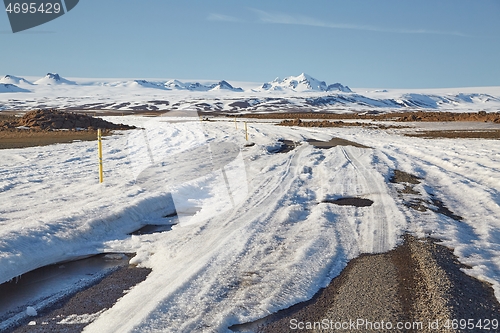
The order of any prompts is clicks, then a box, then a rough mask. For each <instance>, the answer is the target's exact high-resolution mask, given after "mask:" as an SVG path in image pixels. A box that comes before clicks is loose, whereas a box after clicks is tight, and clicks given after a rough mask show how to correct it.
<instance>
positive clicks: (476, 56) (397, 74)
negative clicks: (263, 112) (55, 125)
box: [0, 0, 500, 88]
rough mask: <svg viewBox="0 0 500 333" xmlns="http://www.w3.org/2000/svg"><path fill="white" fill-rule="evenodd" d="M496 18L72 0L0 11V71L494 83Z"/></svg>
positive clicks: (217, 1) (453, 10)
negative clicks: (24, 17) (14, 17)
mask: <svg viewBox="0 0 500 333" xmlns="http://www.w3.org/2000/svg"><path fill="white" fill-rule="evenodd" d="M499 18H500V1H498V0H439V1H438V0H419V1H416V0H414V1H407V0H384V1H375V0H349V1H346V0H342V1H337V0H324V1H317V0H308V1H290V0H287V1H277V0H275V1H271V0H267V1H259V0H252V1H247V0H231V1H229V0H225V1H222V0H211V1H207V0H196V1H195V0H184V1H178V0H177V1H170V0H142V1H139V0H80V3H79V4H78V5H77V6H76V7H75V8H74V9H73V10H72V11H71V12H69V13H67V14H65V15H64V16H62V17H60V18H58V19H56V20H54V21H51V22H49V23H46V24H44V25H41V26H39V27H36V28H34V29H31V30H28V31H26V32H20V33H16V34H12V32H11V30H10V26H9V23H8V19H7V14H6V13H0V45H1V48H0V75H3V74H13V75H20V76H43V75H45V74H46V73H47V72H50V71H51V72H57V73H59V74H61V75H62V76H64V77H128V78H132V77H133V78H178V79H214V80H218V79H225V80H229V81H256V82H267V81H271V80H273V79H274V78H275V77H281V78H282V77H286V76H290V75H298V74H300V73H302V72H305V73H308V74H310V75H312V76H313V77H315V78H317V79H320V80H325V81H327V83H333V82H341V83H343V84H347V85H349V86H352V87H379V88H437V87H463V86H493V85H496V86H500V19H499Z"/></svg>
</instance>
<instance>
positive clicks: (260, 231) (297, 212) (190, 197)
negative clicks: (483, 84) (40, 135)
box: [0, 117, 500, 332]
mask: <svg viewBox="0 0 500 333" xmlns="http://www.w3.org/2000/svg"><path fill="white" fill-rule="evenodd" d="M114 120H115V121H118V122H126V123H133V124H135V125H139V126H142V127H144V128H145V129H146V130H144V131H143V130H135V131H131V132H129V133H125V134H120V135H115V136H112V137H109V138H106V140H105V144H104V146H105V151H104V157H105V183H104V184H102V185H99V184H98V181H97V179H98V175H97V168H96V154H97V152H96V147H95V146H96V144H95V142H78V143H73V144H60V145H53V146H47V147H37V148H26V149H12V150H2V151H0V165H1V169H0V188H1V189H2V194H1V195H2V201H1V203H0V212H1V215H0V239H1V241H0V267H2V270H1V271H0V280H1V281H6V280H9V279H11V278H13V277H15V276H17V275H20V274H22V273H24V272H26V271H28V270H30V269H33V268H36V267H39V266H42V265H45V264H48V263H51V262H56V261H61V260H66V259H71V258H72V257H75V256H79V255H84V254H89V253H97V252H124V251H125V252H136V253H137V255H136V257H135V258H133V259H132V260H131V261H132V262H133V263H135V264H139V265H144V266H147V267H151V268H152V269H153V271H152V273H151V274H150V275H149V276H148V278H147V279H146V280H145V281H144V282H142V283H140V284H139V285H137V286H136V287H134V288H133V289H132V290H131V291H129V292H128V293H127V294H125V295H124V296H123V298H121V299H120V300H119V301H118V302H117V303H116V305H115V306H114V307H112V308H111V309H109V310H107V311H105V312H103V313H102V314H101V315H100V316H99V318H97V320H95V321H94V322H93V323H91V324H90V325H89V326H87V327H86V329H85V332H117V331H119V332H166V331H171V332H188V331H197V332H225V331H227V332H228V329H227V327H228V326H230V325H232V324H236V323H243V322H247V321H252V320H255V319H258V318H260V317H263V316H265V315H267V314H269V313H272V312H274V311H277V310H279V309H283V308H286V307H288V306H291V305H293V304H295V303H297V302H300V301H303V300H306V299H309V298H310V297H312V295H314V293H316V291H318V289H319V288H321V287H324V286H326V285H327V284H328V283H329V281H330V280H331V278H332V277H334V276H336V275H338V274H339V273H340V271H341V270H342V269H343V268H344V267H345V265H346V263H347V262H348V260H350V259H352V258H354V257H356V256H358V255H359V254H361V253H378V252H384V251H387V250H389V249H391V248H393V247H394V246H395V245H396V244H397V242H398V240H399V236H400V235H401V234H402V233H403V232H404V231H406V230H409V231H412V232H415V233H417V234H419V235H431V236H435V237H438V238H441V239H443V240H444V241H445V244H447V245H449V246H451V247H452V248H454V249H455V253H456V254H457V255H459V257H460V259H461V260H462V262H464V263H466V264H469V265H471V266H473V269H472V270H470V271H469V273H470V274H472V275H476V276H479V277H482V278H483V279H485V280H488V281H489V282H491V283H493V284H494V287H495V292H496V295H497V297H499V296H500V284H499V282H500V252H499V251H500V249H499V245H498V244H500V218H499V217H500V206H499V201H500V194H499V192H498V189H499V188H500V183H499V179H500V177H499V166H500V146H499V145H498V142H496V141H494V140H470V139H468V140H467V139H456V140H447V139H442V140H441V139H440V140H425V139H419V138H407V137H402V136H400V135H398V134H395V133H393V132H390V131H382V130H374V129H367V128H338V129H331V128H330V129H314V128H285V127H276V126H274V125H272V124H262V123H250V124H249V132H250V140H251V141H252V142H254V143H255V145H254V146H252V147H244V144H245V139H244V135H243V132H242V130H241V128H242V126H239V130H235V125H234V123H233V122H222V121H221V122H219V121H217V122H203V123H200V122H199V121H198V120H196V121H192V120H189V119H188V121H187V122H166V121H165V118H163V117H158V118H141V117H123V118H120V119H116V118H114ZM144 133H145V134H146V136H143V135H144ZM333 136H336V137H340V138H344V139H347V140H351V141H355V142H359V143H361V144H363V145H366V146H368V147H371V148H358V147H353V146H337V147H334V148H331V149H318V148H315V147H313V146H311V145H309V144H308V143H307V142H305V140H306V139H310V138H313V139H318V140H326V141H328V140H329V139H331V138H332V137H333ZM138 137H144V138H145V139H144V141H142V139H141V140H138V139H137V138H138ZM134 138H135V139H134ZM279 139H288V140H293V141H300V142H301V145H299V146H298V147H297V148H295V149H294V150H292V151H290V152H288V153H284V154H279V153H273V152H272V151H273V149H272V148H273V147H276V144H277V141H278V140H279ZM207 142H208V143H217V142H230V143H234V144H235V145H237V146H238V147H241V154H240V155H238V156H239V158H241V162H242V163H239V164H238V163H236V164H234V165H233V166H232V168H229V169H227V172H218V171H217V172H216V171H214V172H212V173H209V174H207V172H206V170H205V169H204V166H203V163H202V164H200V165H199V167H198V168H196V167H195V168H193V167H192V166H191V167H189V168H187V169H186V167H184V169H185V170H184V171H186V170H188V171H189V172H190V173H195V174H197V175H198V176H199V177H197V178H196V177H194V176H190V177H188V178H189V181H187V182H183V183H180V184H176V185H173V186H170V187H167V186H163V185H162V184H163V183H165V184H167V183H168V184H171V183H172V181H171V179H170V178H168V176H167V175H163V174H161V177H158V178H155V181H154V182H152V183H154V184H156V185H157V186H151V185H147V186H145V185H144V184H143V186H140V184H137V183H136V182H135V180H136V177H137V175H138V174H141V169H142V168H144V169H145V170H149V169H148V168H150V163H149V162H144V160H139V161H138V159H139V157H140V156H143V157H144V156H146V161H148V159H147V158H150V156H153V158H152V159H151V163H156V165H157V166H158V163H160V164H159V165H160V166H161V165H168V167H167V169H168V170H171V172H172V173H174V174H175V175H177V174H179V175H181V174H182V171H183V170H182V169H183V167H182V165H183V164H178V165H179V166H180V167H179V169H181V170H175V168H173V167H172V165H174V166H175V165H176V164H172V163H170V160H169V156H181V155H176V154H182V151H186V150H188V149H194V148H196V147H200V146H203V145H204V144H206V143H207ZM143 144H144V145H146V146H148V147H149V148H148V149H144V147H137V145H139V146H140V145H143ZM144 152H145V154H146V155H144ZM171 160H175V158H174V157H172V159H171ZM235 161H236V160H235ZM169 163H170V164H169ZM160 169H161V168H160ZM223 169H224V168H223ZM394 169H400V170H403V171H406V172H410V173H413V174H416V175H417V176H419V177H421V178H422V184H420V185H418V186H417V188H418V189H420V190H421V193H422V195H423V196H424V197H425V196H426V195H427V196H428V195H429V193H432V194H434V195H435V196H437V197H439V198H440V199H441V200H442V201H443V203H444V204H445V205H446V206H447V207H448V208H450V209H451V210H452V211H453V212H454V213H456V214H458V215H460V216H462V217H463V220H462V221H456V220H453V219H451V218H448V217H446V216H444V215H441V214H437V213H435V212H432V211H427V212H417V211H414V210H412V209H410V208H407V207H405V206H404V205H402V199H401V198H400V197H399V196H398V193H397V192H396V190H395V188H394V185H393V184H390V183H389V178H390V177H391V175H392V172H393V170H394ZM235 170H236V171H238V172H236V171H235ZM231 172H233V173H231ZM224 175H225V176H224ZM176 177H177V176H176ZM162 179H163V182H162ZM181 179H184V178H181ZM236 184H238V185H236ZM234 189H238V191H239V192H238V191H233V190H234ZM235 193H239V195H235ZM241 193H245V194H246V195H244V196H242V195H241ZM181 194H183V195H184V196H182V195H181ZM340 197H361V198H366V199H370V200H372V201H373V205H371V206H369V207H353V206H337V205H333V204H329V203H321V201H323V200H325V199H327V198H330V199H331V198H340ZM176 198H177V202H176ZM214 198H229V199H231V200H229V199H228V200H226V201H225V202H226V203H225V207H219V206H218V203H217V202H216V201H217V200H214ZM181 201H183V202H181ZM219 201H220V200H219ZM180 204H184V206H182V207H184V208H185V207H188V206H190V207H192V208H194V210H192V211H191V213H190V214H191V215H189V214H188V215H186V216H187V218H188V220H189V221H190V222H191V223H184V222H183V221H182V220H177V221H178V222H180V223H179V224H178V225H175V226H174V227H173V229H172V230H171V231H168V232H163V233H157V234H151V235H140V236H135V235H134V236H129V235H127V233H129V232H131V231H133V230H135V229H138V228H139V227H140V226H141V225H143V224H147V223H151V224H160V223H168V222H169V221H170V220H171V219H170V220H168V219H166V218H163V216H165V215H167V214H170V213H172V212H174V210H175V208H178V209H179V205H180ZM174 220H175V219H174Z"/></svg>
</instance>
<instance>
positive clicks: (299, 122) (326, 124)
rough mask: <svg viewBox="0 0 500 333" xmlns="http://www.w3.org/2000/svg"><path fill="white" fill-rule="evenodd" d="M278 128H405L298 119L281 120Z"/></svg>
mask: <svg viewBox="0 0 500 333" xmlns="http://www.w3.org/2000/svg"><path fill="white" fill-rule="evenodd" d="M277 125H278V126H298V127H370V128H380V129H389V128H407V127H406V126H394V125H384V124H379V123H377V124H376V123H367V122H364V123H360V122H343V121H341V120H337V121H328V120H321V121H320V120H316V121H315V120H311V121H302V120H301V119H300V118H295V119H293V120H283V121H282V122H280V123H279V124H277Z"/></svg>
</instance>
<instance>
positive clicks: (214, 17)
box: [207, 13, 241, 22]
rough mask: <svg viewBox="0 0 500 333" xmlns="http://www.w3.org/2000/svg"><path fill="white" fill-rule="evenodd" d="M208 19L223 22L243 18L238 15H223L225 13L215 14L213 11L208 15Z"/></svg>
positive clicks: (237, 20) (236, 20)
mask: <svg viewBox="0 0 500 333" xmlns="http://www.w3.org/2000/svg"><path fill="white" fill-rule="evenodd" d="M207 20H209V21H221V22H241V20H240V19H239V18H237V17H233V16H229V15H223V14H215V13H211V14H209V15H208V17H207Z"/></svg>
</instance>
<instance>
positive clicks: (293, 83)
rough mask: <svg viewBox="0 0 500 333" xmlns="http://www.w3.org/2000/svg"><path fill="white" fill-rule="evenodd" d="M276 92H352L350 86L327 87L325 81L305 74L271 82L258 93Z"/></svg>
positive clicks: (264, 85) (332, 85)
mask: <svg viewBox="0 0 500 333" xmlns="http://www.w3.org/2000/svg"><path fill="white" fill-rule="evenodd" d="M266 90H267V91H275V90H285V91H286V90H291V91H296V92H307V91H340V92H352V91H351V89H350V88H349V87H348V86H344V85H342V84H340V83H334V84H330V85H327V84H326V82H325V81H319V80H317V79H315V78H313V77H312V76H310V75H307V74H305V73H302V74H300V75H299V76H289V77H286V78H284V79H283V80H280V79H279V78H276V79H274V80H273V81H271V82H267V83H264V84H263V85H262V86H260V88H258V89H257V91H266Z"/></svg>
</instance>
